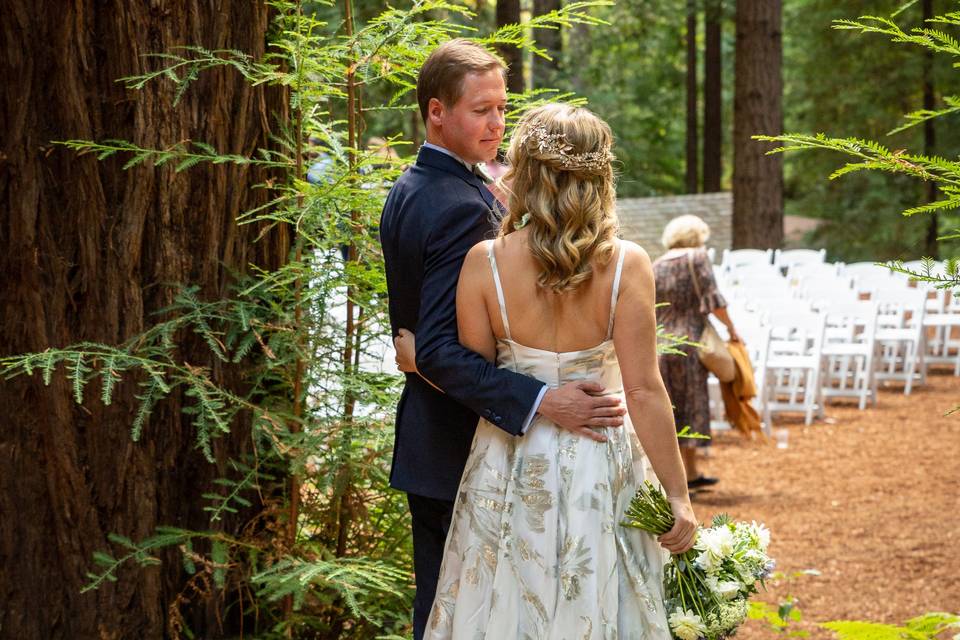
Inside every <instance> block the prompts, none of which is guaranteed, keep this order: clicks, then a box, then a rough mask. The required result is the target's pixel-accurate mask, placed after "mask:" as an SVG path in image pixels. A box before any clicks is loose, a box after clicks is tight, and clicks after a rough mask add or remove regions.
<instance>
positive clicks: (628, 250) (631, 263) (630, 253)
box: [620, 240, 650, 269]
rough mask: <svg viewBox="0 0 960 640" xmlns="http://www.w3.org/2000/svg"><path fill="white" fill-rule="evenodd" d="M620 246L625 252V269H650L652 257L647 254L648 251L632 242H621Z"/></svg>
mask: <svg viewBox="0 0 960 640" xmlns="http://www.w3.org/2000/svg"><path fill="white" fill-rule="evenodd" d="M620 244H621V246H622V247H623V248H622V249H621V250H622V251H623V252H624V256H623V268H624V269H628V268H629V269H649V268H650V255H649V254H648V253H647V251H646V249H644V248H643V247H641V246H640V245H638V244H637V243H636V242H633V241H631V240H621V241H620Z"/></svg>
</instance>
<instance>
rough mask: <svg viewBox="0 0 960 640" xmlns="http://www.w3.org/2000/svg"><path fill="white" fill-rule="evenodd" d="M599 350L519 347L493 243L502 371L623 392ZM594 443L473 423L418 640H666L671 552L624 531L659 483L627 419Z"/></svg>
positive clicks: (616, 370) (538, 427)
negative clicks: (646, 490) (645, 492)
mask: <svg viewBox="0 0 960 640" xmlns="http://www.w3.org/2000/svg"><path fill="white" fill-rule="evenodd" d="M623 253H624V250H623V247H622V246H621V247H620V256H619V258H618V261H617V269H616V275H615V277H614V281H613V287H612V291H611V312H610V320H609V325H608V332H607V338H606V340H605V341H604V342H602V343H600V344H599V345H597V346H595V347H592V348H589V349H582V350H579V351H570V352H564V353H557V352H552V351H545V350H542V349H535V348H532V347H528V346H524V345H522V344H519V343H518V342H515V341H513V340H512V339H511V337H510V325H509V323H508V321H507V310H506V307H505V305H504V297H503V287H502V284H501V281H500V276H499V273H498V270H497V263H496V257H495V256H494V253H493V243H492V241H491V242H490V246H489V248H488V254H489V258H490V265H491V268H492V271H493V277H494V280H495V283H496V287H497V297H498V300H499V303H500V313H501V316H502V319H503V326H504V329H505V331H506V338H505V339H502V340H498V342H497V364H498V366H500V367H508V368H511V369H513V370H515V371H518V372H520V373H524V374H527V375H530V376H533V377H535V378H537V379H539V380H543V381H544V382H546V383H547V384H549V385H550V386H551V387H558V386H560V385H562V384H564V383H567V382H570V381H572V380H590V381H596V382H599V383H600V384H602V385H603V386H604V387H605V388H606V390H607V392H608V393H615V394H622V393H623V384H622V381H621V379H620V366H619V364H618V362H617V356H616V353H615V351H614V346H613V340H612V336H613V323H614V318H613V315H614V313H613V310H614V308H615V306H616V299H617V295H618V290H619V283H620V274H621V270H622V267H623ZM605 435H607V437H608V441H607V442H605V443H600V442H595V441H593V440H590V439H588V438H585V437H583V436H579V435H575V434H572V433H570V432H569V431H566V430H563V429H561V428H559V427H557V426H556V425H555V424H554V423H552V422H550V421H548V420H546V419H544V418H542V417H538V418H537V419H536V420H535V421H534V422H533V423H532V424H531V425H530V427H529V429H528V430H527V432H526V434H525V435H523V436H521V437H513V436H510V435H508V434H507V433H505V432H503V431H501V430H500V429H498V428H497V427H495V426H493V425H492V424H490V423H489V422H487V421H486V420H482V419H481V420H480V423H479V425H478V426H477V432H476V436H475V437H474V440H473V445H472V448H471V451H470V456H469V458H468V460H467V465H466V469H465V471H464V474H463V477H462V479H461V482H460V489H459V492H458V495H457V499H456V506H455V508H454V512H453V520H452V523H451V528H450V534H449V536H448V538H447V543H446V548H445V550H444V556H443V566H442V568H441V571H440V581H439V584H438V587H437V596H436V599H435V601H434V604H433V610H432V612H431V614H430V620H429V623H428V626H427V632H426V635H425V638H427V639H430V640H440V639H445V638H451V639H452V640H480V639H481V638H486V639H489V640H514V639H516V640H614V639H616V640H641V639H643V640H652V639H659V638H663V639H664V640H669V638H670V632H669V629H668V625H667V620H666V614H665V612H664V608H663V588H662V578H663V565H664V561H665V560H666V558H667V555H666V552H665V551H663V550H662V548H661V547H660V546H659V545H658V544H657V542H656V540H655V539H654V538H653V537H651V536H650V535H648V534H646V533H643V532H641V531H639V530H637V529H631V528H627V527H622V526H620V524H619V522H620V520H621V518H622V517H623V513H624V511H625V510H626V508H627V505H628V504H629V502H630V499H631V498H632V497H633V495H634V493H635V492H636V489H637V487H638V485H640V484H642V483H643V481H644V479H651V480H653V481H654V482H656V479H655V476H654V475H653V471H652V469H651V467H650V465H649V462H648V460H647V458H646V456H645V455H644V452H643V449H642V448H641V446H640V442H639V440H638V439H637V436H636V435H635V433H634V431H633V426H632V424H631V422H630V420H629V416H625V417H624V425H623V427H620V428H610V429H606V430H605Z"/></svg>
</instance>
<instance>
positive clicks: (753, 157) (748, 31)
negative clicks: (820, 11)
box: [733, 0, 783, 249]
mask: <svg viewBox="0 0 960 640" xmlns="http://www.w3.org/2000/svg"><path fill="white" fill-rule="evenodd" d="M781 14H782V6H781V0H737V16H736V25H737V36H736V40H737V41H736V61H735V76H736V77H735V79H734V105H733V114H734V115H733V120H734V122H733V246H734V247H735V248H760V249H764V248H771V247H779V246H780V244H781V243H782V242H783V159H782V156H780V155H779V154H778V155H770V156H768V155H766V152H767V151H769V150H770V149H771V148H773V147H775V146H776V145H774V144H770V143H760V142H757V141H755V140H752V139H751V136H754V135H761V134H765V135H779V134H780V133H782V131H783V115H782V99H783V78H782V70H781V66H782V59H783V49H782V31H781Z"/></svg>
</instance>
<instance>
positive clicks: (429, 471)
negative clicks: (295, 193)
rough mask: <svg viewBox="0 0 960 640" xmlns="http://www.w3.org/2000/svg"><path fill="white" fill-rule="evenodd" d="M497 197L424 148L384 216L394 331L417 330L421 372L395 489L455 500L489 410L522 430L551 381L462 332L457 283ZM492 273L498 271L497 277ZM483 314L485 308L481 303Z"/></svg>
mask: <svg viewBox="0 0 960 640" xmlns="http://www.w3.org/2000/svg"><path fill="white" fill-rule="evenodd" d="M494 211H496V209H495V207H494V198H493V195H492V194H491V193H490V191H489V190H488V189H487V188H486V186H484V184H483V182H482V181H481V180H480V179H479V178H478V177H477V176H475V175H474V174H473V173H472V172H470V171H469V170H468V169H467V168H466V167H465V166H464V165H463V164H461V163H460V162H458V161H457V160H456V159H455V158H453V157H451V156H449V155H447V154H445V153H443V152H441V151H437V150H435V149H430V148H426V147H425V148H422V149H421V150H420V154H419V155H418V157H417V162H416V164H415V165H414V166H412V167H410V168H409V169H408V170H407V171H406V172H405V173H404V174H403V175H402V176H400V178H399V179H398V180H397V182H396V184H395V185H394V186H393V188H392V189H391V190H390V194H389V195H388V196H387V201H386V204H385V205H384V208H383V215H382V216H381V219H380V239H381V242H382V245H383V257H384V261H385V262H386V272H387V290H388V292H389V296H390V324H391V326H392V329H393V335H394V336H396V335H397V334H398V330H399V329H400V328H401V327H402V328H405V329H409V330H410V331H413V332H414V333H416V336H417V368H418V369H419V370H420V372H421V373H422V374H423V375H424V376H425V377H426V378H427V379H429V380H430V381H432V382H433V383H434V384H436V385H437V386H439V387H440V388H441V389H443V391H444V393H441V392H439V391H437V390H436V389H434V388H433V387H431V386H430V385H429V384H428V383H427V382H425V381H424V380H423V379H422V378H421V377H420V376H418V375H417V374H407V378H406V383H405V385H404V388H403V394H402V395H401V397H400V403H399V404H398V406H397V419H396V440H395V444H394V450H393V467H392V469H391V472H390V484H391V486H393V487H395V488H397V489H400V490H402V491H406V492H408V493H413V494H416V495H421V496H425V497H428V498H438V499H442V500H453V499H454V497H455V496H456V492H457V486H458V485H459V483H460V476H461V474H462V473H463V468H464V464H465V463H466V459H467V454H468V453H469V450H470V443H471V441H472V439H473V434H474V431H475V429H476V426H477V417H478V416H482V417H483V418H485V419H487V420H488V421H490V422H491V423H493V424H495V425H496V426H498V427H500V428H501V429H503V430H504V431H507V432H508V433H511V434H514V435H516V434H519V433H520V430H521V428H522V427H523V424H524V421H525V420H526V419H527V416H528V415H529V414H530V411H531V409H532V408H533V405H534V403H535V402H536V399H537V396H538V394H539V393H540V390H541V389H542V388H543V383H542V382H538V381H536V380H534V379H532V378H529V377H526V376H522V375H519V374H516V373H513V372H511V371H507V370H505V369H497V368H496V367H495V366H494V365H493V364H492V363H490V362H487V361H486V360H485V359H484V358H483V357H481V356H480V355H478V354H476V353H474V352H472V351H470V350H468V349H466V348H464V347H463V346H461V345H460V342H459V340H458V338H457V316H456V296H457V280H458V278H459V276H460V268H461V266H462V265H463V259H464V257H465V256H466V254H467V251H469V250H470V248H471V247H472V246H473V245H475V244H476V243H478V242H480V241H481V240H483V239H484V238H492V237H493V236H494V231H495V229H494V225H495V219H496V217H497V216H496V214H495V213H494ZM491 277H492V276H491ZM476 313H486V311H485V310H484V309H477V310H476Z"/></svg>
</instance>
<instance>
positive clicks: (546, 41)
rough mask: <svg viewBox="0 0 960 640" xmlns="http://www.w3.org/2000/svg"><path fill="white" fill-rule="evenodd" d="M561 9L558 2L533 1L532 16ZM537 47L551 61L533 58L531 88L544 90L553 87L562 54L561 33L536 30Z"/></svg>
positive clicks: (554, 30)
mask: <svg viewBox="0 0 960 640" xmlns="http://www.w3.org/2000/svg"><path fill="white" fill-rule="evenodd" d="M560 7H561V2H560V0H533V15H535V16H542V15H545V14H547V13H550V12H551V11H557V10H559V9H560ZM534 35H535V36H536V38H537V45H538V46H540V47H541V48H543V49H545V50H546V51H547V53H548V54H549V55H550V58H552V59H551V60H544V59H543V58H541V57H540V56H534V57H533V86H534V87H535V88H545V87H551V86H553V78H554V74H555V73H556V71H557V70H558V69H559V68H560V55H561V54H562V52H563V45H562V43H563V32H562V31H561V30H560V28H557V29H537V30H536V31H535V33H534Z"/></svg>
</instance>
